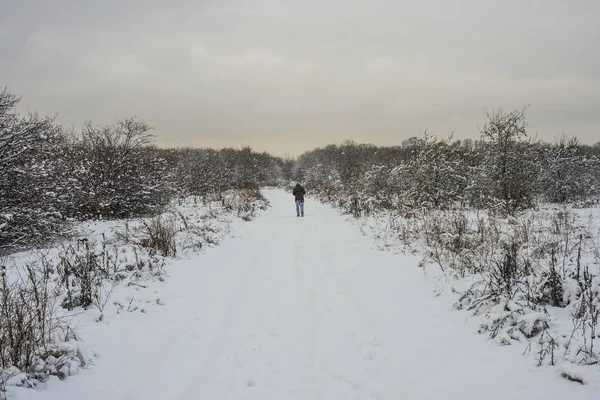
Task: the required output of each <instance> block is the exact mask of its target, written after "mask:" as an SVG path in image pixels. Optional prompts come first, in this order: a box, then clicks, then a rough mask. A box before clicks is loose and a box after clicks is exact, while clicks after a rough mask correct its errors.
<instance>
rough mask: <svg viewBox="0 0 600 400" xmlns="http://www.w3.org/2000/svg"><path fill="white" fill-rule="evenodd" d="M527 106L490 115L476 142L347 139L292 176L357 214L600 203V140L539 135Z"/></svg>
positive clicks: (308, 156)
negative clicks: (398, 143) (388, 143)
mask: <svg viewBox="0 0 600 400" xmlns="http://www.w3.org/2000/svg"><path fill="white" fill-rule="evenodd" d="M524 111H525V110H520V111H514V112H509V113H507V112H504V111H498V112H495V113H487V122H486V123H485V125H484V126H483V128H482V129H481V140H480V141H477V142H473V141H462V142H461V141H458V140H453V138H452V137H448V138H444V139H439V138H437V137H432V136H430V135H428V134H425V135H424V136H422V137H420V138H412V139H411V140H410V141H409V146H405V147H404V148H402V147H376V146H373V145H364V144H360V145H359V144H356V143H353V142H346V143H344V144H342V145H330V146H327V147H325V148H320V149H316V150H312V151H309V152H307V153H304V154H303V155H302V156H300V157H299V159H298V161H297V163H296V165H295V167H294V177H295V178H296V179H298V180H301V181H304V182H305V183H306V184H307V185H309V186H311V187H312V189H313V192H314V191H317V192H318V193H319V194H321V195H322V196H323V197H324V198H325V199H326V200H329V201H332V202H335V203H337V205H338V206H340V207H342V208H344V209H345V210H346V211H348V212H351V213H353V214H357V215H360V214H364V213H369V212H371V211H376V210H378V209H395V210H399V211H402V212H407V213H410V212H411V210H413V211H414V210H424V209H453V208H462V207H475V208H481V209H487V210H490V211H494V212H499V213H502V214H512V213H514V212H516V211H518V210H522V209H526V208H530V207H533V206H535V205H536V204H539V203H540V202H552V203H571V204H575V205H585V204H591V203H596V202H597V201H598V199H599V198H600V142H599V143H597V144H595V145H594V146H588V145H583V144H581V143H580V142H579V141H578V140H577V138H575V137H567V136H565V135H563V136H561V137H559V138H558V139H557V140H556V141H555V142H554V143H544V142H542V141H539V140H536V139H535V138H533V137H531V136H530V135H529V134H528V132H527V122H526V119H525V114H524Z"/></svg>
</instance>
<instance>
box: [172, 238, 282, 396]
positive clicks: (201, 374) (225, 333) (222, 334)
mask: <svg viewBox="0 0 600 400" xmlns="http://www.w3.org/2000/svg"><path fill="white" fill-rule="evenodd" d="M277 234H278V232H277V231H276V230H273V231H271V232H270V234H269V235H267V236H266V237H264V238H261V239H258V240H256V239H254V240H253V241H252V242H253V243H257V242H258V243H260V247H259V248H256V249H254V250H253V251H252V256H251V258H250V260H249V262H248V264H247V267H246V268H245V269H244V272H243V275H242V278H241V279H240V281H239V283H238V284H237V287H236V289H235V291H234V293H233V295H232V296H231V300H230V301H229V302H228V303H227V306H226V308H225V311H224V313H223V315H224V317H223V321H222V322H221V325H220V327H219V329H218V334H217V335H216V338H215V339H213V342H212V344H211V345H210V347H209V351H208V353H207V355H206V358H205V359H204V362H202V364H201V366H200V368H199V369H198V372H196V376H197V379H196V380H195V381H194V382H193V383H194V385H193V386H189V387H188V388H187V389H186V390H185V391H184V392H183V393H182V395H181V398H182V399H188V398H189V399H192V398H196V396H197V393H194V392H195V390H196V387H195V386H196V385H201V384H202V383H204V382H206V379H207V378H208V376H209V374H208V372H209V370H211V369H212V368H213V367H214V365H215V363H216V362H217V360H218V358H219V356H220V355H221V354H222V352H223V350H224V349H225V347H226V345H227V344H228V343H229V341H231V339H232V337H231V335H230V331H231V326H232V324H233V322H234V321H235V317H236V314H237V309H238V308H239V306H240V298H241V297H242V294H243V293H244V291H247V288H248V282H249V281H250V279H251V277H252V275H253V274H254V273H255V271H256V269H257V267H258V265H259V261H260V259H261V257H262V255H263V253H264V252H265V250H266V249H267V247H268V246H269V244H271V239H273V238H275V237H276V236H277ZM223 268H228V266H223Z"/></svg>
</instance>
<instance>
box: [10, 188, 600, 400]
mask: <svg viewBox="0 0 600 400" xmlns="http://www.w3.org/2000/svg"><path fill="white" fill-rule="evenodd" d="M265 194H266V197H267V198H268V199H269V200H270V202H271V208H269V209H268V210H267V211H265V212H264V213H263V215H262V216H261V217H260V218H259V219H258V220H256V221H254V222H251V223H249V224H244V225H242V224H240V226H239V227H236V229H237V230H236V232H237V233H236V237H235V238H231V239H228V240H226V241H224V242H222V243H221V245H220V246H218V247H215V248H212V249H210V250H209V251H208V252H206V253H205V254H202V255H197V256H191V257H188V258H187V259H182V260H179V261H176V262H174V263H173V264H172V265H171V266H170V268H169V275H170V278H169V279H168V281H167V282H166V283H163V284H162V285H161V287H160V290H159V293H156V295H155V298H159V300H157V301H156V303H157V304H161V305H157V306H154V307H151V308H148V309H147V310H145V312H133V313H131V312H129V313H120V314H118V315H112V316H111V317H110V318H107V319H105V320H103V321H102V322H96V321H95V320H93V319H82V320H81V323H80V325H79V326H78V327H77V332H78V336H79V337H80V338H81V339H82V340H83V341H84V342H85V343H86V346H88V347H89V348H91V349H93V351H94V352H95V353H96V354H97V356H98V357H97V358H96V359H95V360H94V363H93V365H88V366H87V367H86V368H84V369H82V370H80V371H79V373H78V374H77V375H74V376H71V377H69V378H68V379H66V380H64V381H58V379H53V380H50V381H49V382H48V383H47V384H45V385H44V386H41V387H40V388H38V389H36V390H31V389H24V388H15V387H11V388H10V393H9V394H10V395H11V396H14V398H15V399H18V400H25V399H31V400H44V399H45V400H67V399H86V400H100V399H102V400H104V399H115V400H117V399H123V400H125V399H129V400H137V399H139V400H142V399H143V400H152V399H157V400H158V399H160V400H163V399H181V400H187V399H215V400H217V399H218V400H224V399H261V400H262V399H278V400H279V399H436V400H438V399H464V400H466V399H480V398H485V399H527V400H530V399H566V398H574V399H581V400H585V399H598V398H599V396H600V387H597V386H596V387H594V386H593V385H585V386H584V385H580V384H578V383H573V382H569V381H567V380H565V379H562V378H561V377H559V375H558V372H556V369H554V368H546V367H541V368H537V367H535V366H534V365H532V364H531V362H530V360H528V359H527V358H525V357H522V356H521V352H522V349H518V348H517V347H516V346H506V347H497V346H495V345H493V344H491V343H488V342H487V341H486V340H485V337H484V336H481V335H478V334H477V333H476V332H475V331H474V330H473V329H472V326H470V325H469V324H467V323H465V321H464V317H465V314H463V313H460V312H457V311H454V310H453V309H452V301H451V300H449V298H448V297H446V296H450V295H449V294H442V295H441V296H439V297H435V296H433V294H432V290H433V288H434V284H433V282H432V279H431V277H428V276H426V275H424V274H423V269H422V268H418V267H417V265H418V263H419V261H420V258H417V257H413V256H404V255H399V254H394V252H391V251H389V252H383V251H378V250H376V249H373V248H372V247H373V246H372V239H371V238H369V237H365V236H363V235H361V233H360V231H359V230H358V229H357V228H356V227H355V226H352V225H350V224H348V223H347V222H346V221H345V219H344V217H341V216H340V215H339V214H338V213H337V212H336V211H335V210H333V209H332V208H330V207H329V206H325V205H322V204H318V203H316V202H313V201H311V200H310V199H308V201H307V203H306V214H307V216H306V217H305V218H296V217H295V215H294V204H293V198H292V197H291V195H290V194H288V193H286V192H283V191H280V190H267V191H265ZM146 296H147V297H148V296H150V294H149V293H147V294H146ZM150 297H151V296H150Z"/></svg>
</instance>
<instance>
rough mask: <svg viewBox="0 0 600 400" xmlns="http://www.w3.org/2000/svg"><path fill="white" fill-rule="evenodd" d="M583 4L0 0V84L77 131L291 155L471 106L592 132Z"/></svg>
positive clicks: (449, 116)
mask: <svg viewBox="0 0 600 400" xmlns="http://www.w3.org/2000/svg"><path fill="white" fill-rule="evenodd" d="M599 21H600V1H598V0H564V1H561V0H503V1H497V0H495V1H486V0H454V1H450V0H420V1H403V0H371V1H365V0H361V1H358V0H357V1H350V0H345V1H344V0H297V1H292V0H196V1H184V0H170V1H158V0H118V1H117V0H103V1H83V0H53V1H50V0H0V87H1V86H5V85H6V86H8V88H9V89H10V90H11V91H12V92H13V93H15V94H18V95H20V96H22V99H23V100H22V103H21V105H22V108H23V109H24V110H29V111H33V110H37V111H39V112H40V113H42V114H48V115H54V114H56V113H58V120H59V121H60V122H62V123H66V124H74V125H75V126H76V127H80V125H81V123H82V122H84V121H87V120H91V121H93V122H96V123H99V124H105V123H112V122H114V121H115V120H116V119H118V118H125V117H129V116H133V115H137V116H138V117H140V118H142V119H144V120H145V121H147V122H148V123H149V124H150V125H152V126H154V127H155V129H156V134H157V136H158V141H159V143H160V144H163V145H169V146H184V145H195V146H214V147H222V146H235V147H239V146H243V145H250V146H252V147H254V148H256V149H258V150H267V151H270V152H273V153H275V154H279V155H283V154H286V153H288V154H295V155H296V154H299V153H301V152H303V151H305V150H308V149H312V148H314V147H316V146H322V145H325V144H328V143H336V142H338V143H339V142H341V141H342V140H344V139H353V140H356V141H359V142H369V143H374V144H378V145H382V144H399V143H400V142H401V141H402V140H403V139H405V138H408V137H409V136H415V135H420V134H422V133H423V132H424V131H425V130H426V129H427V130H428V132H430V133H431V134H435V135H443V136H445V135H447V134H449V133H451V132H452V131H454V132H455V136H456V137H458V138H467V137H472V138H476V137H477V136H478V126H481V125H482V124H483V123H484V122H485V118H484V113H483V107H485V106H487V107H488V108H490V109H497V108H503V109H505V110H512V109H520V108H522V107H523V106H525V105H527V104H530V105H531V106H530V108H529V109H528V111H527V116H528V120H529V125H530V132H531V133H532V134H538V136H539V137H540V138H542V139H544V140H553V138H554V137H555V136H557V135H559V134H560V133H561V132H564V133H566V134H570V135H576V136H578V137H579V138H580V139H582V141H583V142H586V143H592V142H596V141H600V33H599V32H600V28H599V26H600V22H599Z"/></svg>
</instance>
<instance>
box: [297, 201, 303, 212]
mask: <svg viewBox="0 0 600 400" xmlns="http://www.w3.org/2000/svg"><path fill="white" fill-rule="evenodd" d="M300 213H302V215H304V202H303V201H297V202H296V215H300Z"/></svg>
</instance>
